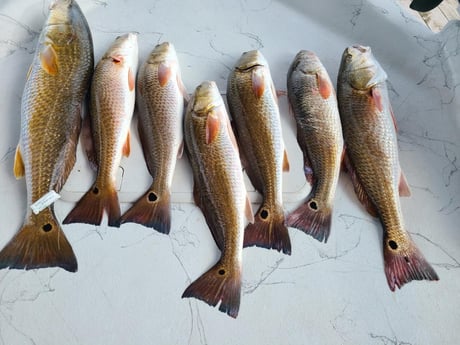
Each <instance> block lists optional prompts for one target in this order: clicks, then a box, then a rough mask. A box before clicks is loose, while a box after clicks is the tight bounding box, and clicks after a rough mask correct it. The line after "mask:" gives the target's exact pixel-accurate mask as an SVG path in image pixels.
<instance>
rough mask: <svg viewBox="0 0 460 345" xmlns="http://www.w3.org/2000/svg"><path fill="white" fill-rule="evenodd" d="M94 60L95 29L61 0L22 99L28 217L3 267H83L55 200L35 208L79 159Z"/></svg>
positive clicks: (21, 169) (19, 162)
mask: <svg viewBox="0 0 460 345" xmlns="http://www.w3.org/2000/svg"><path fill="white" fill-rule="evenodd" d="M93 64H94V57H93V46H92V38H91V32H90V30H89V27H88V23H87V22H86V19H85V17H84V15H83V13H82V12H81V10H80V8H79V6H78V4H77V3H76V2H75V1H72V0H57V1H55V2H54V3H53V5H51V7H50V13H49V15H48V18H47V20H46V23H45V25H44V27H43V30H42V32H41V34H40V37H39V40H38V45H37V49H36V51H35V55H34V58H33V61H32V65H31V68H30V70H29V73H28V78H27V81H26V84H25V87H24V93H23V96H22V101H21V131H20V139H19V145H18V149H17V151H16V156H15V164H14V173H15V176H16V177H17V178H19V177H22V176H24V175H25V179H26V187H27V211H26V218H25V222H24V225H23V227H22V228H21V229H20V231H18V233H16V235H15V236H14V238H13V239H12V240H11V241H10V242H9V243H8V244H7V245H6V247H5V248H4V249H3V250H2V251H1V252H0V268H5V267H10V268H19V269H23V268H25V269H32V268H41V267H53V266H58V267H62V268H64V269H66V270H68V271H72V272H74V271H76V270H77V261H76V258H75V255H74V253H73V250H72V247H71V246H70V244H69V243H68V241H67V239H66V238H65V236H64V234H63V232H62V229H61V228H60V226H59V223H58V221H57V220H56V217H55V215H54V208H53V205H50V206H48V207H45V208H44V209H43V210H41V211H40V212H39V213H38V214H34V213H32V211H31V208H30V207H31V205H32V204H33V203H35V202H36V201H38V200H39V199H40V198H42V197H43V196H44V195H46V194H47V193H48V192H50V191H55V192H59V191H60V190H61V188H62V186H63V184H64V183H65V181H66V180H67V177H68V175H69V174H70V171H71V169H72V167H73V165H74V163H75V150H76V145H77V140H78V135H79V131H80V124H81V109H82V102H83V98H84V95H85V93H86V91H87V89H88V86H89V80H90V76H91V73H92V70H93Z"/></svg>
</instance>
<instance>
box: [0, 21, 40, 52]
mask: <svg viewBox="0 0 460 345" xmlns="http://www.w3.org/2000/svg"><path fill="white" fill-rule="evenodd" d="M0 19H4V20H5V19H6V20H8V21H11V22H13V23H14V24H15V25H18V26H20V27H21V28H22V29H24V30H25V31H26V32H27V34H28V37H27V38H24V39H23V40H21V41H15V40H12V39H4V40H0V45H7V46H11V47H13V48H12V49H9V50H8V52H7V53H6V55H4V56H3V57H5V56H9V55H12V54H13V53H14V52H16V50H18V49H19V50H23V51H25V52H27V53H29V54H33V53H34V52H35V45H34V44H33V43H34V42H35V39H36V38H37V37H38V36H39V35H40V31H37V30H34V29H32V28H31V27H29V26H27V25H25V24H23V23H21V22H20V21H18V20H16V19H14V18H13V17H10V16H8V15H6V14H3V13H0Z"/></svg>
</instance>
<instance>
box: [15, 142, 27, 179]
mask: <svg viewBox="0 0 460 345" xmlns="http://www.w3.org/2000/svg"><path fill="white" fill-rule="evenodd" d="M13 173H14V177H16V179H20V178H23V177H24V175H25V174H26V169H25V167H24V161H23V159H22V154H21V149H20V147H19V144H18V146H16V153H15V154H14V166H13Z"/></svg>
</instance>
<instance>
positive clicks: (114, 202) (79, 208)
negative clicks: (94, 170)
mask: <svg viewBox="0 0 460 345" xmlns="http://www.w3.org/2000/svg"><path fill="white" fill-rule="evenodd" d="M104 210H105V211H106V212H107V216H108V225H109V226H115V227H120V216H121V214H120V213H121V212H120V204H119V202H118V194H117V191H116V190H115V188H107V189H104V190H101V189H100V188H98V187H97V185H96V184H95V185H93V187H91V189H90V190H89V191H88V192H86V194H85V195H83V197H82V198H81V199H80V201H78V202H77V204H76V205H75V207H74V208H73V210H72V211H70V213H69V214H68V215H67V217H66V218H65V219H64V221H63V222H62V223H63V224H70V223H86V224H94V225H100V224H101V222H102V216H103V215H104Z"/></svg>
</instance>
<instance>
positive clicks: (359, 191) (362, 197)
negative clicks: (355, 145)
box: [344, 154, 378, 217]
mask: <svg viewBox="0 0 460 345" xmlns="http://www.w3.org/2000/svg"><path fill="white" fill-rule="evenodd" d="M344 162H345V166H346V169H347V171H348V174H349V175H350V177H351V182H352V183H353V187H354V190H355V193H356V196H357V197H358V199H359V201H360V202H361V204H362V205H363V206H364V207H365V208H366V211H367V212H368V213H369V214H370V215H371V216H373V217H377V216H378V211H377V208H376V207H375V205H374V203H373V202H372V200H371V199H370V198H369V196H368V195H367V193H366V190H365V189H364V187H363V185H362V184H361V181H360V180H359V177H358V175H357V174H356V171H355V169H354V168H353V165H352V163H351V161H350V158H349V157H348V155H347V154H345V157H344Z"/></svg>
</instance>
